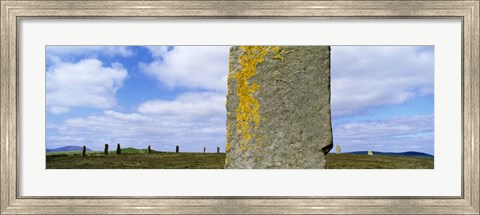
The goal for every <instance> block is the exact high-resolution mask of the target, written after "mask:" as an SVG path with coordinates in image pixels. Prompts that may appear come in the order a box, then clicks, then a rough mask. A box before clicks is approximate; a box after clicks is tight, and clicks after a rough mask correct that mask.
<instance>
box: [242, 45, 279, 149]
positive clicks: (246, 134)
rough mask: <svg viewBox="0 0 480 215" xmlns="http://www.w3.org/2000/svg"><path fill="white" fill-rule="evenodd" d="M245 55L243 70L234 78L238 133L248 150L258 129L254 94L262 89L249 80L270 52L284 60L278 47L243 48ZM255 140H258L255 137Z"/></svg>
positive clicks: (256, 104)
mask: <svg viewBox="0 0 480 215" xmlns="http://www.w3.org/2000/svg"><path fill="white" fill-rule="evenodd" d="M240 49H241V50H242V51H243V54H242V55H241V56H240V57H239V58H238V63H239V64H240V66H241V69H240V70H239V71H237V72H236V73H235V74H234V75H233V78H235V80H236V83H237V96H238V98H239V104H238V107H237V110H236V111H235V114H236V119H237V124H236V125H235V126H236V127H235V128H236V130H237V132H238V133H239V134H240V133H241V134H242V137H243V143H242V145H241V146H242V150H246V149H247V148H246V144H247V143H248V142H249V141H250V139H251V138H252V135H251V133H252V130H254V129H258V124H259V119H260V118H259V115H258V112H259V110H260V104H259V103H258V101H257V99H255V98H254V97H253V94H254V93H255V92H256V91H258V90H259V89H260V85H259V84H257V83H253V84H250V83H249V80H248V79H249V78H251V77H253V76H254V75H255V74H256V73H257V71H256V67H257V65H258V64H261V63H263V62H264V61H265V56H266V55H267V54H268V53H269V52H274V54H275V58H276V59H282V61H283V58H282V57H281V56H280V53H282V52H283V50H282V52H280V47H278V46H241V47H240ZM254 138H257V137H256V136H254ZM249 148H250V147H249Z"/></svg>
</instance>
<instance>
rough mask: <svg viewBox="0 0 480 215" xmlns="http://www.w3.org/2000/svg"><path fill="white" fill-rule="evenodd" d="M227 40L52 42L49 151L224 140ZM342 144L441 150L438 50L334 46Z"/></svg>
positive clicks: (194, 146) (335, 111)
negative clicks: (436, 127) (436, 141)
mask: <svg viewBox="0 0 480 215" xmlns="http://www.w3.org/2000/svg"><path fill="white" fill-rule="evenodd" d="M228 52H229V47H228V46H203V47H202V46H175V47H167V46H147V47H145V46H47V48H46V54H47V60H46V85H47V87H46V110H47V111H46V116H47V122H46V126H47V128H46V132H47V136H46V147H47V148H57V147H61V146H66V145H86V146H87V147H89V148H90V149H92V150H103V145H104V144H105V143H108V144H116V143H120V144H121V145H122V147H135V148H145V147H146V145H151V146H152V148H153V149H154V150H161V151H174V150H175V146H176V145H179V146H180V149H181V150H182V151H198V152H199V151H202V150H203V146H206V147H207V151H211V152H213V151H215V150H216V147H217V146H219V147H220V148H221V150H222V151H224V146H225V131H226V129H225V120H226V110H225V94H226V91H227V82H226V79H227V75H228ZM331 61H332V62H331V63H332V65H331V75H332V83H331V87H332V98H331V102H332V125H333V138H334V144H338V145H340V146H341V147H342V151H343V152H349V151H360V150H362V151H364V150H374V151H392V152H402V151H420V152H426V153H429V154H432V155H433V151H434V146H433V101H434V100H433V99H434V96H433V78H434V50H433V47H432V46H333V47H332V53H331Z"/></svg>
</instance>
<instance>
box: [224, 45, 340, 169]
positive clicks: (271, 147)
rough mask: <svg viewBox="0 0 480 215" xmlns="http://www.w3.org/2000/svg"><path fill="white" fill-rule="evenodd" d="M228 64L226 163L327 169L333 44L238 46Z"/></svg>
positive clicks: (233, 166)
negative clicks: (326, 156)
mask: <svg viewBox="0 0 480 215" xmlns="http://www.w3.org/2000/svg"><path fill="white" fill-rule="evenodd" d="M229 64H230V71H229V77H228V92H227V104H226V108H227V144H226V147H225V151H226V155H227V156H226V161H225V168H230V169H246V168H257V169H266V168H276V169H294V168H302V169H309V168H313V169H322V168H325V155H326V154H327V153H328V152H329V151H330V150H331V149H332V147H333V143H332V126H331V114H330V47H329V46H234V47H232V48H231V49H230V60H229Z"/></svg>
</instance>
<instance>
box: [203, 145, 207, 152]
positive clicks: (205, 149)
mask: <svg viewBox="0 0 480 215" xmlns="http://www.w3.org/2000/svg"><path fill="white" fill-rule="evenodd" d="M206 151H207V148H205V146H204V147H203V154H205V152H206Z"/></svg>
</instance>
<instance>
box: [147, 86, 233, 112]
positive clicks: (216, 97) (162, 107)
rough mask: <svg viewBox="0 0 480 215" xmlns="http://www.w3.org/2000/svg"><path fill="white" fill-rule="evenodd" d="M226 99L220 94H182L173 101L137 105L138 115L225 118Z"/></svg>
mask: <svg viewBox="0 0 480 215" xmlns="http://www.w3.org/2000/svg"><path fill="white" fill-rule="evenodd" d="M225 100H226V97H225V95H224V94H222V93H212V92H202V93H184V94H180V95H179V96H177V98H176V99H175V100H173V101H166V100H152V101H147V102H144V103H142V104H140V105H139V107H138V111H139V112H140V113H147V114H156V115H162V116H172V115H175V116H178V117H182V118H184V117H188V118H198V117H220V118H225V116H226V109H225Z"/></svg>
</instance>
